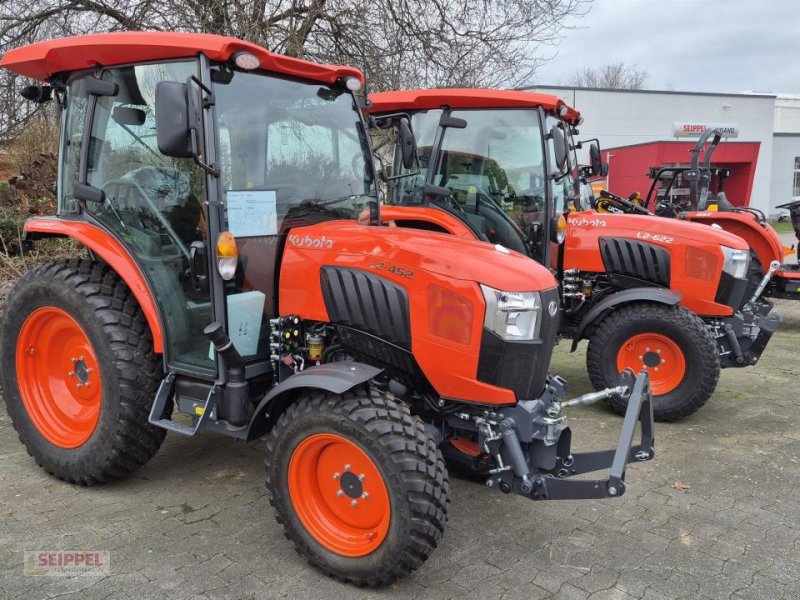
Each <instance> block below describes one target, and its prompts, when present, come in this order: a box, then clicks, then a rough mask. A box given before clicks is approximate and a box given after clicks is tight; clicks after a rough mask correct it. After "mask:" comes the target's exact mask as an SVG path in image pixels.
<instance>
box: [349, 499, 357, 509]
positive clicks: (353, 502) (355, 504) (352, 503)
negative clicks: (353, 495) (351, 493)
mask: <svg viewBox="0 0 800 600" xmlns="http://www.w3.org/2000/svg"><path fill="white" fill-rule="evenodd" d="M350 506H352V507H353V508H355V507H356V506H358V502H356V501H355V500H353V501H352V502H351V503H350Z"/></svg>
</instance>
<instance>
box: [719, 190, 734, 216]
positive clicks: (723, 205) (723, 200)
mask: <svg viewBox="0 0 800 600" xmlns="http://www.w3.org/2000/svg"><path fill="white" fill-rule="evenodd" d="M733 208H734V207H733V204H731V202H730V200H728V197H727V196H726V195H725V192H720V193H719V194H717V210H718V211H720V212H730V211H732V210H733Z"/></svg>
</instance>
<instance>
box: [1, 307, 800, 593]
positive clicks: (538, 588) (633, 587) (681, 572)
mask: <svg viewBox="0 0 800 600" xmlns="http://www.w3.org/2000/svg"><path fill="white" fill-rule="evenodd" d="M778 304H779V307H778V308H779V309H780V310H781V312H782V313H783V314H784V316H785V323H784V325H783V328H782V329H781V330H780V331H779V332H778V333H777V334H776V335H775V336H774V337H773V339H772V341H771V342H770V345H769V346H768V348H767V351H766V352H765V354H764V356H763V357H762V360H761V362H760V363H759V364H758V366H757V367H755V368H748V369H739V370H728V371H725V372H723V375H722V378H721V382H720V385H719V388H718V389H717V391H716V393H715V394H714V396H713V398H712V399H711V400H710V401H709V403H708V404H707V405H706V406H705V407H704V408H703V409H702V410H700V411H699V412H698V413H696V414H695V415H693V416H692V417H691V418H689V419H686V420H685V421H683V422H681V423H676V424H659V425H658V426H657V429H656V436H657V448H658V456H657V458H656V459H655V460H654V461H651V462H649V463H645V464H641V465H634V466H632V467H631V468H629V469H628V480H629V487H628V491H627V493H626V495H625V496H624V497H623V498H621V499H617V500H605V501H575V502H556V503H532V502H530V501H526V500H524V499H522V498H520V497H516V496H505V495H502V494H500V493H497V492H490V491H489V490H487V489H485V488H484V487H483V486H481V485H478V484H474V483H469V482H465V481H461V480H454V481H453V484H452V510H451V515H450V522H449V524H448V530H447V532H446V535H445V538H444V541H443V543H442V544H441V546H440V547H439V549H438V550H437V551H436V552H435V553H434V555H433V556H432V558H431V559H430V560H429V561H428V562H427V563H426V564H425V565H424V566H423V567H422V568H421V569H419V571H417V572H416V573H414V575H413V576H411V577H409V578H408V579H406V580H404V581H401V582H399V583H397V584H395V585H394V586H392V587H390V588H388V589H385V590H378V591H374V590H359V589H354V588H351V587H348V586H344V585H341V584H338V583H336V582H334V581H332V580H330V579H327V578H325V577H324V576H321V575H319V574H318V573H317V572H316V571H315V570H313V569H312V568H310V567H309V566H308V565H307V564H306V563H305V561H304V560H303V559H301V558H300V557H299V556H298V555H297V554H296V553H295V551H294V549H293V548H292V546H291V545H290V544H289V543H288V542H287V541H286V540H285V539H284V537H283V533H282V530H281V528H280V527H279V526H278V524H277V523H276V522H275V520H274V518H273V515H272V511H271V509H270V508H269V506H268V504H267V501H266V499H265V492H264V484H263V472H262V471H263V468H262V458H263V452H264V445H263V443H261V442H257V443H254V444H252V445H248V446H244V445H241V444H238V443H236V442H234V441H232V440H229V439H225V438H220V437H215V436H213V435H204V436H202V437H200V438H199V439H189V438H184V437H181V436H177V435H169V436H168V437H167V440H166V442H165V444H164V446H163V447H162V449H161V451H160V453H159V454H158V455H157V456H156V457H155V458H154V459H153V460H152V461H151V462H150V463H149V464H148V465H147V466H146V467H145V468H143V469H142V470H141V471H139V472H138V473H137V474H136V475H135V476H133V477H131V478H130V479H128V480H126V481H124V482H120V483H116V484H113V485H107V486H102V487H96V488H91V489H83V488H79V487H76V486H71V485H67V484H64V483H61V482H59V481H56V480H54V479H52V478H50V477H48V476H47V475H46V474H45V473H44V472H43V471H41V470H40V469H39V468H38V467H37V466H36V465H35V463H34V462H33V460H32V459H31V458H30V457H28V456H27V454H26V453H25V451H24V449H23V448H22V446H21V445H20V444H19V442H18V440H17V438H16V435H15V433H14V431H13V428H12V426H11V423H10V422H9V419H8V417H7V415H6V413H5V411H4V410H0V598H2V599H8V600H11V599H16V598H25V599H28V598H31V599H43V598H52V597H58V598H81V599H84V598H102V599H111V598H130V599H135V600H140V599H145V598H158V599H162V598H176V599H182V598H185V599H191V598H197V599H216V598H231V599H244V598H285V597H288V598H326V599H329V598H333V597H336V598H341V599H345V598H408V599H412V598H415V599H419V600H423V599H426V598H436V599H446V598H456V597H458V598H468V597H472V598H505V599H512V598H525V599H528V600H531V599H538V598H565V599H567V598H576V599H583V598H591V599H593V600H600V599H618V600H627V599H633V598H637V599H643V600H663V599H675V598H692V599H695V598H713V599H716V598H758V599H759V600H764V599H779V598H786V599H792V598H798V597H800V554H798V550H800V495H799V494H798V492H799V491H800V490H799V489H798V484H797V482H798V481H800V462H799V461H800V411H798V405H799V404H800V400H799V399H798V387H800V386H798V383H800V378H798V376H799V375H800V367H798V366H797V355H796V351H797V348H798V346H799V345H800V304H792V303H790V302H779V303H778ZM566 346H567V344H563V343H562V344H561V345H560V347H559V349H558V352H557V355H556V356H555V358H554V361H553V371H554V372H556V373H560V374H562V375H564V376H565V377H566V378H567V380H568V381H569V382H570V385H571V390H570V391H571V392H572V393H573V394H575V395H577V394H580V393H583V392H586V391H589V389H590V384H589V381H588V378H587V377H586V375H585V367H584V360H585V357H584V355H583V349H581V350H580V351H579V352H577V353H575V354H569V352H568V348H567V347H566ZM795 386H798V387H795ZM570 421H571V425H572V428H573V441H574V446H575V447H576V449H577V450H580V449H582V448H585V449H598V448H604V447H611V446H613V445H614V444H615V442H616V435H617V432H618V428H619V426H620V424H621V420H620V419H619V418H618V417H616V416H615V415H613V414H611V413H610V412H609V411H608V410H606V409H605V408H604V407H602V406H593V407H589V408H583V409H576V410H573V411H571V412H570ZM26 550H28V551H30V550H99V551H108V552H110V553H111V574H110V575H109V576H107V577H105V578H97V577H76V578H67V577H30V576H25V575H24V570H23V552H24V551H26Z"/></svg>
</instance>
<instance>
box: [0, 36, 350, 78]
mask: <svg viewBox="0 0 800 600" xmlns="http://www.w3.org/2000/svg"><path fill="white" fill-rule="evenodd" d="M236 52H250V53H251V54H254V55H255V56H256V57H257V58H258V59H259V61H260V62H261V68H262V69H265V70H268V71H274V72H277V73H281V74H284V75H290V76H294V77H302V78H304V79H312V80H315V81H320V82H324V83H329V84H330V83H333V82H334V81H336V80H337V79H340V78H342V77H357V78H358V79H359V80H361V82H362V83H363V82H364V75H363V74H362V73H361V71H359V70H358V69H356V68H354V67H345V66H335V65H320V64H316V63H312V62H308V61H305V60H300V59H298V58H291V57H289V56H284V55H283V54H276V53H275V52H270V51H269V50H267V49H266V48H262V47H261V46H258V45H256V44H253V43H251V42H245V41H242V40H238V39H236V38H232V37H224V36H221V35H210V34H205V33H172V32H163V31H160V32H151V31H126V32H115V33H96V34H92V35H80V36H75V37H66V38H59V39H55V40H48V41H45V42H38V43H36V44H31V45H28V46H22V47H20V48H15V49H13V50H9V51H8V52H6V53H5V54H4V55H3V57H2V58H0V68H3V69H8V70H9V71H12V72H14V73H18V74H19V75H24V76H26V77H32V78H33V79H38V80H40V81H47V80H49V79H50V78H52V77H53V75H55V74H57V73H63V72H69V71H80V70H83V69H90V68H92V67H95V66H113V65H121V64H130V63H142V62H148V61H158V60H169V59H177V58H189V57H194V56H197V55H198V54H200V53H203V54H205V55H206V56H208V58H209V59H210V60H212V61H220V62H225V61H228V60H230V58H231V56H232V55H233V54H235V53H236Z"/></svg>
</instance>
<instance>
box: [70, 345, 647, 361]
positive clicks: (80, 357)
mask: <svg viewBox="0 0 800 600" xmlns="http://www.w3.org/2000/svg"><path fill="white" fill-rule="evenodd" d="M648 350H649V348H648ZM78 360H83V356H79V357H78Z"/></svg>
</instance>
